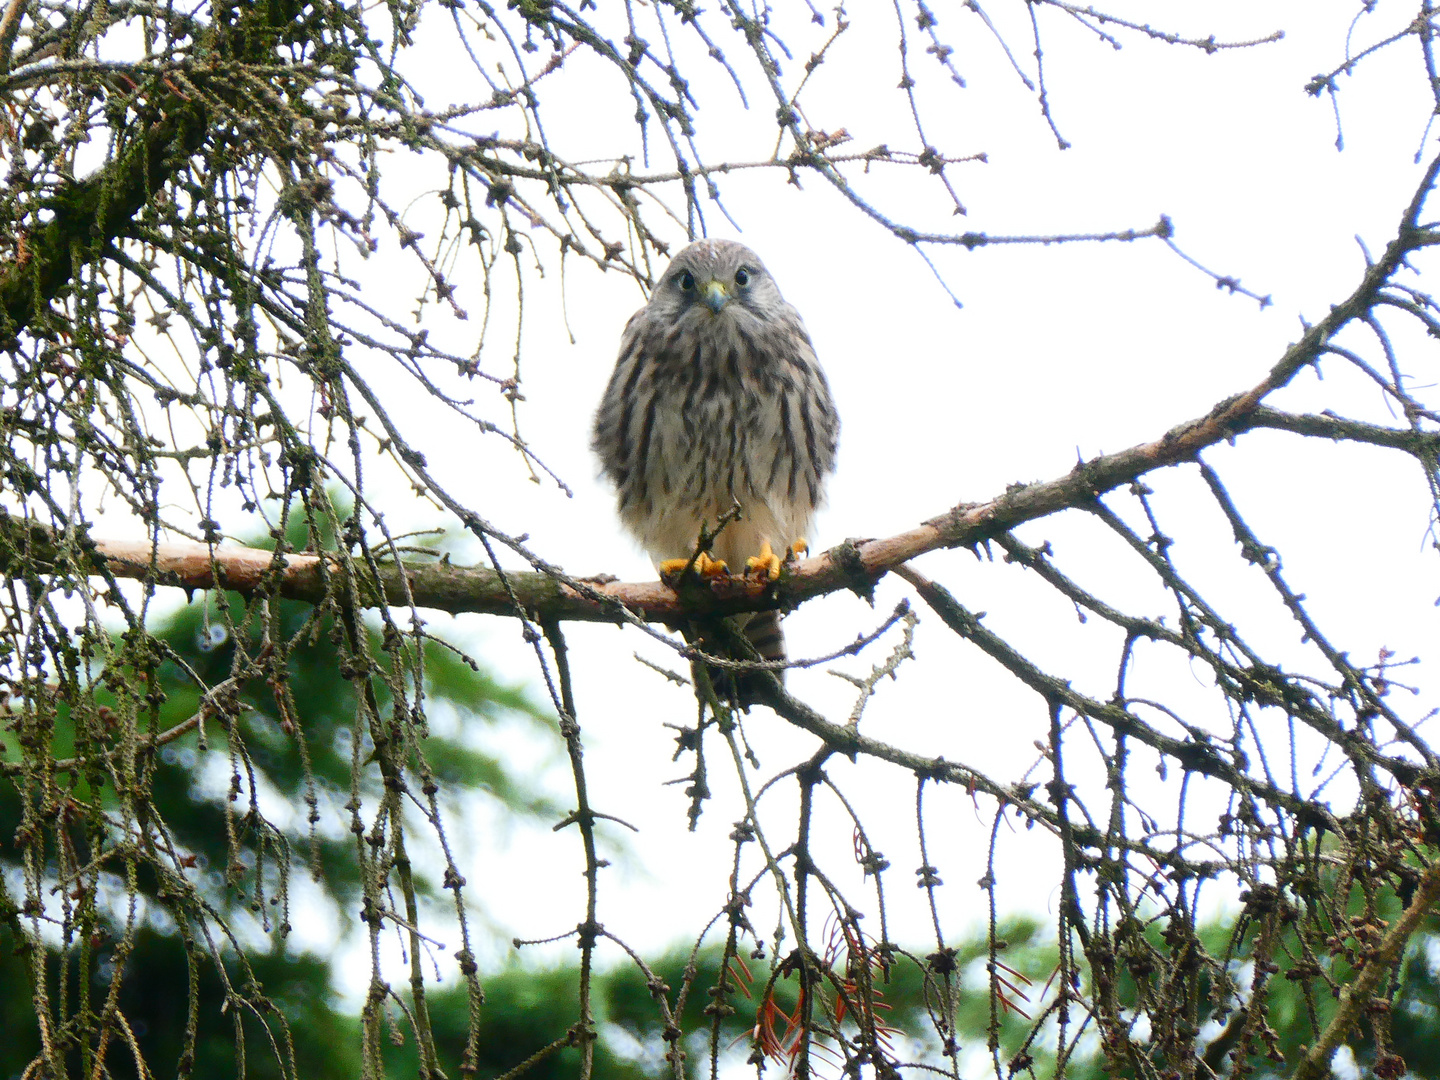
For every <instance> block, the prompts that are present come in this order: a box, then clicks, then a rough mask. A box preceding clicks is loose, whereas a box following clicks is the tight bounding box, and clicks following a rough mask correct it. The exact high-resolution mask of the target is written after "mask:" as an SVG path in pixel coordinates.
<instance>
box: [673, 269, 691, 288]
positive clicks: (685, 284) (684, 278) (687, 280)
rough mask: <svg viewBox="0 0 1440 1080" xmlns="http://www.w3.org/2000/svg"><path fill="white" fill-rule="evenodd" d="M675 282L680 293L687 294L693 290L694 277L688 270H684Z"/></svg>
mask: <svg viewBox="0 0 1440 1080" xmlns="http://www.w3.org/2000/svg"><path fill="white" fill-rule="evenodd" d="M676 280H677V281H679V283H680V289H681V291H682V292H689V291H690V290H691V289H693V288H695V275H694V274H692V273H690V271H689V270H686V271H685V272H684V273H683V274H681V275H680V276H679V278H677V279H676Z"/></svg>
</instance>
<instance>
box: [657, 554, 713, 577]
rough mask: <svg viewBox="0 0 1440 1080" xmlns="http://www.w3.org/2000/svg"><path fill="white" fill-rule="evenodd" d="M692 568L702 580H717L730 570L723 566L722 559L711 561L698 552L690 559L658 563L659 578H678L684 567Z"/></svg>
mask: <svg viewBox="0 0 1440 1080" xmlns="http://www.w3.org/2000/svg"><path fill="white" fill-rule="evenodd" d="M687 566H688V567H693V569H694V570H695V573H696V574H697V575H699V576H700V577H702V578H707V579H711V578H718V577H722V576H724V575H726V574H728V573H730V568H729V567H727V566H726V565H725V560H723V559H712V558H711V557H710V556H709V555H708V554H706V553H705V552H703V551H702V552H700V554H699V555H696V556H695V558H694V559H693V560H692V559H664V560H662V561H661V563H660V576H661V577H662V578H673V577H679V576H680V575H681V574H683V573H684V572H685V568H686V567H687Z"/></svg>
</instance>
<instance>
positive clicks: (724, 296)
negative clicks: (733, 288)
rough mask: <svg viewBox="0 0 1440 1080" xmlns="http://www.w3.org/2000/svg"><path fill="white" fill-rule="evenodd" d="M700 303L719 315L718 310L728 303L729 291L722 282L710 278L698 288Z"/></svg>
mask: <svg viewBox="0 0 1440 1080" xmlns="http://www.w3.org/2000/svg"><path fill="white" fill-rule="evenodd" d="M700 302H701V303H702V304H704V305H705V306H706V307H708V308H709V309H710V310H711V311H712V312H714V313H715V314H716V315H719V314H720V309H721V308H723V307H724V306H725V305H726V304H728V303H729V302H730V290H729V289H727V288H726V287H725V283H724V282H723V281H720V280H718V279H716V278H711V279H710V280H709V281H707V282H705V284H703V285H701V286H700Z"/></svg>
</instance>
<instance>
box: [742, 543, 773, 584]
mask: <svg viewBox="0 0 1440 1080" xmlns="http://www.w3.org/2000/svg"><path fill="white" fill-rule="evenodd" d="M780 563H781V559H780V556H779V555H776V554H775V552H774V551H772V550H770V541H768V540H767V541H765V543H763V544H761V545H760V554H759V555H755V556H752V557H751V558H748V559H746V560H745V572H746V573H753V574H754V575H755V576H756V577H761V578H764V579H765V580H766V581H774V580H775V579H776V578H778V577H779V576H780Z"/></svg>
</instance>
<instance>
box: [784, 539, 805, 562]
mask: <svg viewBox="0 0 1440 1080" xmlns="http://www.w3.org/2000/svg"><path fill="white" fill-rule="evenodd" d="M809 550H810V545H809V544H807V543H806V542H805V541H804V540H803V539H796V540H794V541H792V542H791V544H790V550H789V551H788V552H786V557H787V558H788V557H789V556H791V555H795V556H800V555H804V554H805V553H806V552H807V551H809Z"/></svg>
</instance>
